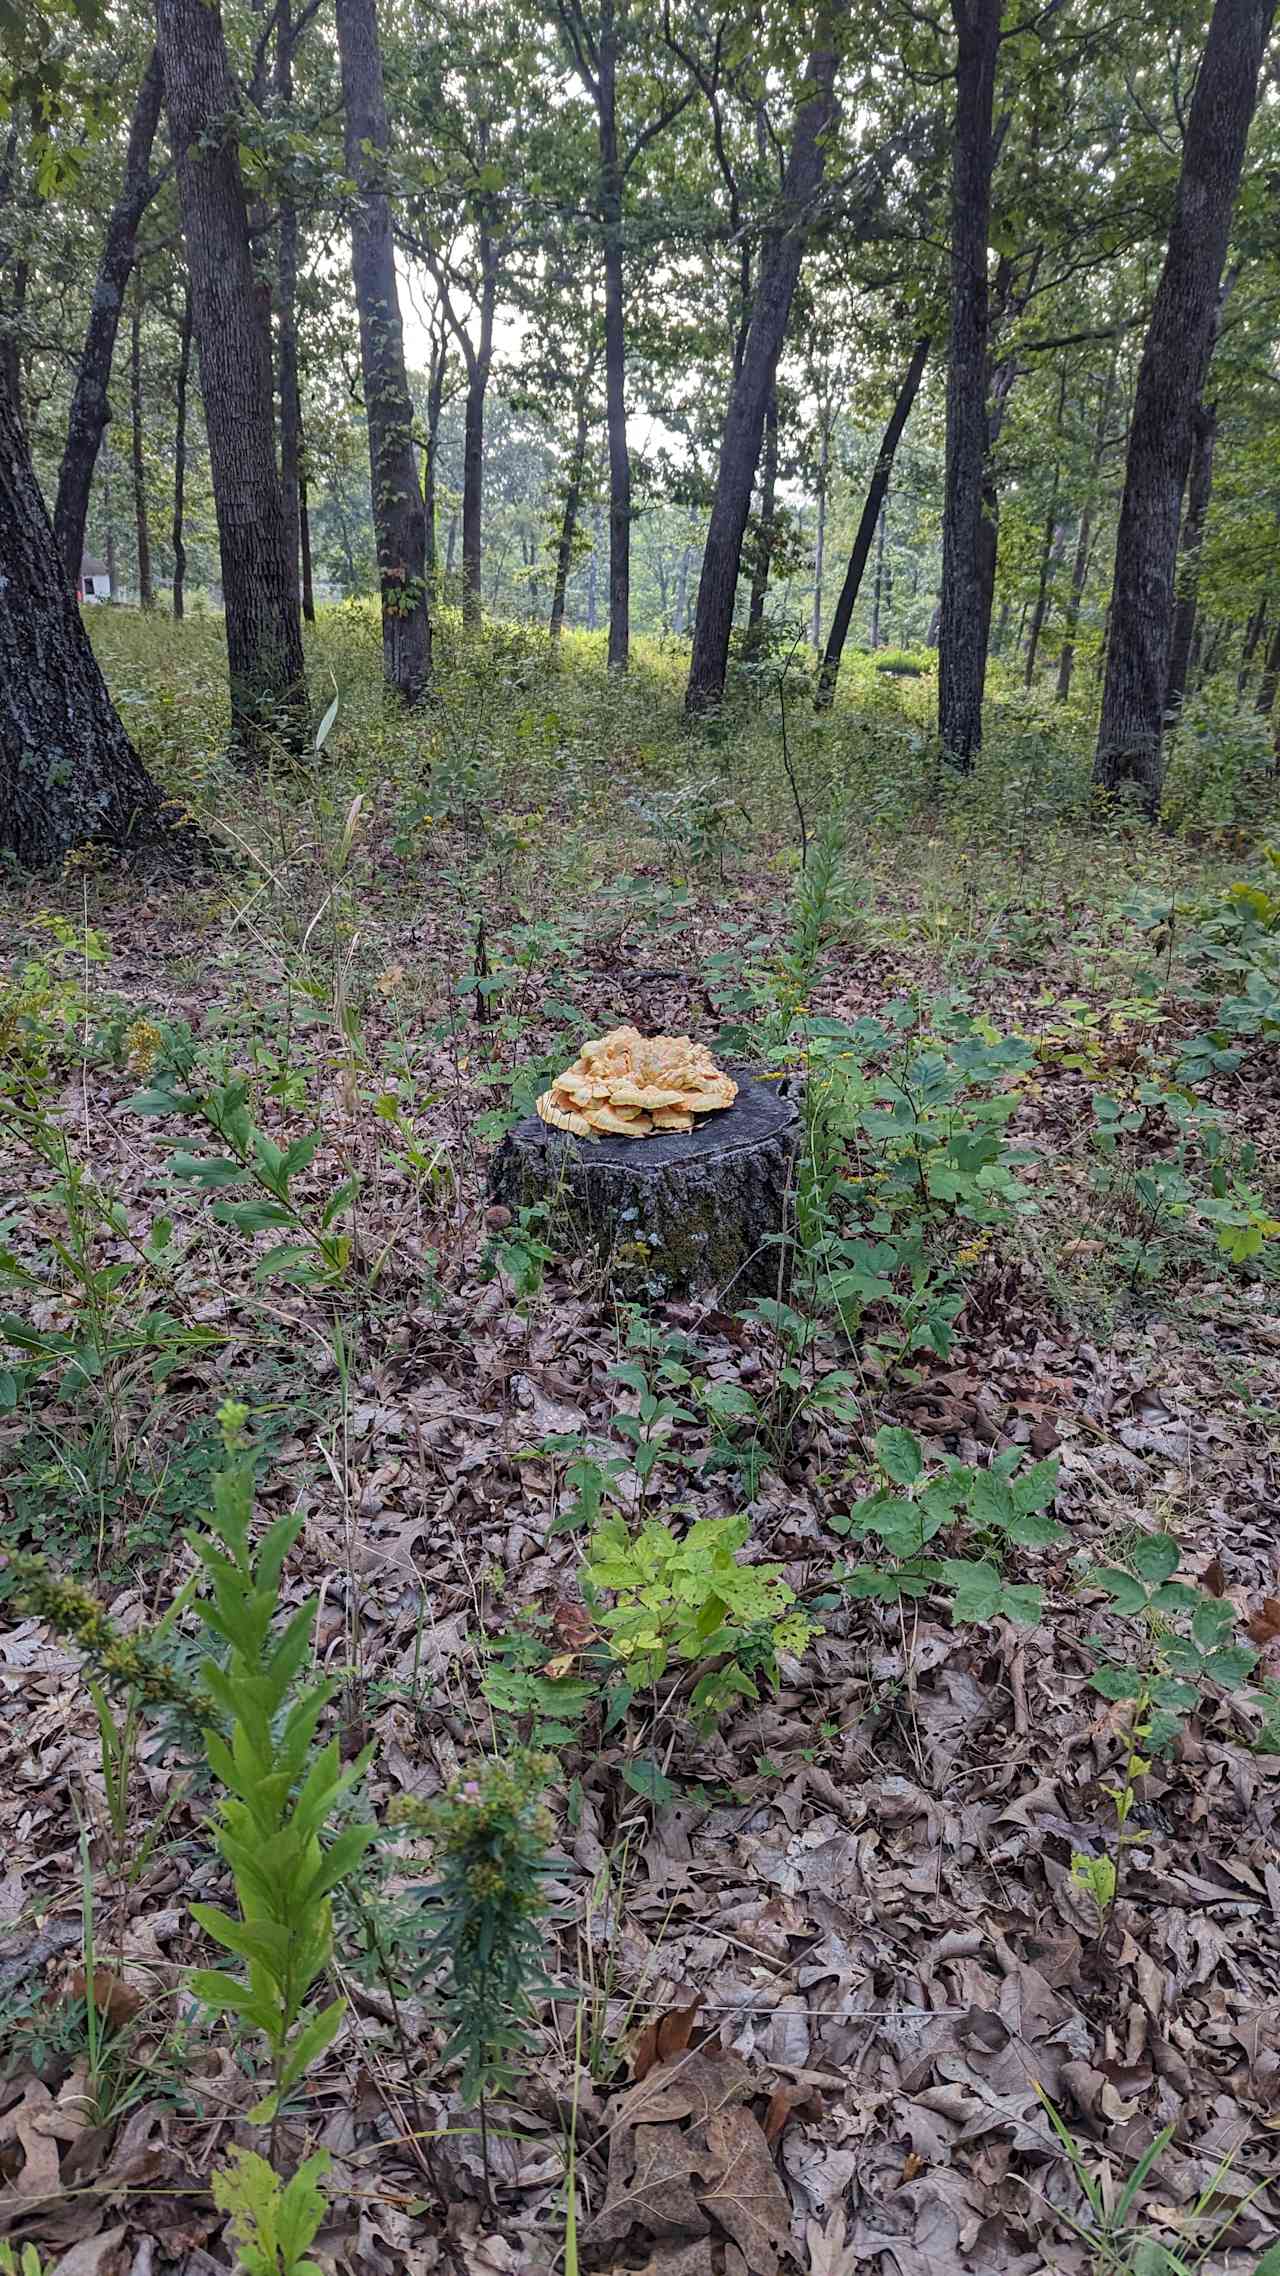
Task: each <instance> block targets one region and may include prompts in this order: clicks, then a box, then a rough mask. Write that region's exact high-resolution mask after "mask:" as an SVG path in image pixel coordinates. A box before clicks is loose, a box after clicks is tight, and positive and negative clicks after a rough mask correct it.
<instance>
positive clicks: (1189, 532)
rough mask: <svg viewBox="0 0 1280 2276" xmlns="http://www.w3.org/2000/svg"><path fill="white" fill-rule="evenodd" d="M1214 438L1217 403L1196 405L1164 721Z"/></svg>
mask: <svg viewBox="0 0 1280 2276" xmlns="http://www.w3.org/2000/svg"><path fill="white" fill-rule="evenodd" d="M1217 436H1218V406H1217V404H1216V403H1200V404H1197V406H1196V411H1195V419H1194V433H1193V438H1192V444H1191V471H1190V474H1189V476H1188V479H1187V510H1186V513H1185V515H1184V516H1183V522H1182V540H1181V543H1180V545H1179V548H1178V552H1179V556H1180V559H1179V563H1178V589H1177V599H1176V600H1175V602H1174V605H1173V629H1172V633H1171V635H1170V640H1169V682H1168V686H1167V687H1166V689H1165V698H1164V714H1165V718H1166V719H1168V720H1173V719H1175V718H1176V717H1177V715H1178V713H1179V712H1180V711H1181V709H1182V702H1183V698H1184V696H1185V695H1186V692H1187V672H1188V668H1189V666H1190V663H1191V653H1192V643H1193V641H1194V639H1195V631H1196V602H1197V600H1198V598H1199V590H1200V551H1201V547H1202V546H1203V544H1204V530H1205V523H1206V522H1207V521H1208V518H1209V500H1210V497H1211V496H1212V493H1213V452H1214V445H1215V443H1216V441H1217Z"/></svg>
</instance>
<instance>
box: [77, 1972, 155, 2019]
mask: <svg viewBox="0 0 1280 2276" xmlns="http://www.w3.org/2000/svg"><path fill="white" fill-rule="evenodd" d="M70 1988H71V1996H72V1998H73V1999H84V1998H86V1997H87V1995H88V1990H89V1978H88V1975H87V1973H86V1971H85V1970H84V1969H83V1968H77V1969H76V1971H75V1973H74V1975H73V1976H72V1978H71V1987H70ZM93 2004H94V2006H95V2007H96V2008H97V2010H98V2013H99V2015H100V2016H101V2017H102V2020H103V2022H104V2023H109V2024H110V2025H111V2028H112V2030H113V2031H119V2030H122V2029H123V2027H124V2025H125V2024H126V2023H132V2021H133V2018H134V2016H135V2015H137V2014H139V2013H140V2011H141V2009H142V2008H144V2007H145V2006H146V2001H145V2000H144V1998H143V1996H142V1993H141V1992H140V1991H135V1990H134V1988H133V1986H132V1985H131V1984H127V1983H125V1981H124V1979H123V1977H121V1976H117V1975H115V1974H113V1973H112V1971H111V1969H110V1968H95V1969H94V1971H93Z"/></svg>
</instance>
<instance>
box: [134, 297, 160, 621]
mask: <svg viewBox="0 0 1280 2276" xmlns="http://www.w3.org/2000/svg"><path fill="white" fill-rule="evenodd" d="M129 463H130V468H131V471H132V475H133V523H134V529H135V531H136V533H137V553H138V601H139V604H140V605H141V607H143V608H144V609H153V608H154V607H155V605H156V589H155V585H154V583H153V582H152V577H151V522H150V517H149V515H148V513H147V459H146V451H145V448H144V438H143V432H142V290H141V286H140V284H139V282H138V280H137V279H136V278H135V280H134V292H133V308H132V310H131V312H130V323H129Z"/></svg>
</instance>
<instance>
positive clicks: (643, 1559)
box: [583, 1516, 815, 1724]
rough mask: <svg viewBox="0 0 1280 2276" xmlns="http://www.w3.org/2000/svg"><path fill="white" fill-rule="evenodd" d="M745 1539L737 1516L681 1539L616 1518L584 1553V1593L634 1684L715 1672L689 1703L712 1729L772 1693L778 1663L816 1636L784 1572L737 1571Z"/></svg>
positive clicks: (662, 1528)
mask: <svg viewBox="0 0 1280 2276" xmlns="http://www.w3.org/2000/svg"><path fill="white" fill-rule="evenodd" d="M747 1531H748V1526H747V1520H746V1518H745V1517H742V1516H738V1517H704V1518H699V1519H698V1520H697V1521H696V1522H695V1523H694V1524H693V1525H691V1526H690V1527H689V1529H688V1531H687V1533H684V1534H683V1535H678V1534H676V1533H675V1532H674V1531H673V1530H672V1528H671V1527H670V1526H669V1525H665V1524H662V1523H660V1522H659V1521H658V1520H656V1519H653V1520H651V1521H650V1522H649V1523H648V1524H647V1525H643V1526H641V1528H640V1530H639V1531H638V1532H637V1533H632V1532H630V1531H629V1529H628V1527H627V1524H626V1522H625V1520H624V1519H623V1518H622V1517H621V1516H613V1517H608V1518H606V1519H604V1521H603V1522H602V1523H601V1524H600V1525H598V1526H597V1528H596V1530H595V1532H594V1533H593V1534H592V1536H591V1539H590V1541H589V1543H588V1545H587V1558H586V1563H585V1566H584V1568H583V1585H584V1591H585V1593H586V1595H587V1599H588V1602H589V1603H590V1604H591V1606H592V1609H593V1611H594V1613H595V1616H596V1619H597V1622H598V1624H599V1626H600V1628H601V1630H602V1631H603V1633H604V1635H605V1637H606V1639H607V1641H608V1645H609V1649H610V1651H611V1653H612V1654H613V1656H614V1658H615V1659H616V1660H618V1661H619V1662H620V1663H621V1665H622V1667H623V1670H624V1672H625V1675H626V1679H627V1682H628V1684H629V1685H630V1686H631V1687H632V1689H638V1688H640V1687H641V1686H642V1685H646V1684H653V1683H657V1682H658V1681H659V1680H660V1678H661V1677H662V1676H663V1675H664V1674H665V1673H666V1671H667V1669H668V1667H669V1666H670V1664H671V1663H672V1662H673V1661H685V1662H688V1663H691V1664H693V1665H701V1664H703V1663H706V1662H714V1663H716V1664H713V1665H710V1666H707V1668H706V1672H705V1674H703V1675H702V1676H701V1677H700V1678H699V1680H698V1682H697V1683H696V1684H695V1686H694V1689H693V1693H692V1696H691V1699H690V1706H691V1708H692V1711H693V1714H694V1716H695V1718H696V1719H697V1720H698V1721H699V1722H703V1723H707V1724H709V1723H711V1722H713V1721H714V1720H715V1718H716V1717H717V1716H719V1715H722V1714H724V1713H725V1712H726V1710H727V1709H728V1708H730V1707H731V1706H733V1705H734V1704H735V1703H736V1702H738V1701H740V1700H743V1699H756V1698H758V1697H759V1689H758V1685H757V1681H756V1678H757V1676H759V1675H761V1674H763V1675H764V1676H765V1677H766V1678H767V1680H768V1681H769V1682H770V1683H772V1684H773V1685H775V1687H776V1684H777V1680H778V1667H777V1662H778V1654H779V1653H780V1652H793V1653H799V1652H802V1651H803V1650H804V1648H805V1646H806V1644H807V1643H808V1642H809V1639H810V1637H811V1636H812V1635H813V1634H814V1633H815V1629H814V1624H813V1622H812V1621H811V1620H810V1619H809V1618H808V1616H807V1614H805V1613H804V1612H802V1611H800V1610H799V1609H798V1608H796V1599H795V1592H794V1590H793V1589H791V1588H790V1587H788V1585H787V1583H786V1581H785V1580H784V1579H783V1577H782V1568H781V1566H779V1565H748V1564H743V1563H742V1562H741V1561H740V1559H739V1556H738V1551H739V1550H740V1549H742V1547H743V1546H744V1544H745V1542H746V1539H747ZM606 1599H611V1600H612V1601H609V1602H606Z"/></svg>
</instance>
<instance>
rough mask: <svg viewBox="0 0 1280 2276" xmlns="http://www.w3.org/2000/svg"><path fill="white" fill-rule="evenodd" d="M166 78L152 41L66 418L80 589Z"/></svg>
mask: <svg viewBox="0 0 1280 2276" xmlns="http://www.w3.org/2000/svg"><path fill="white" fill-rule="evenodd" d="M163 85H164V82H163V79H162V76H161V71H160V54H159V50H158V49H157V48H153V49H152V51H151V56H150V59H149V61H148V63H147V68H146V71H145V72H144V74H143V79H142V85H141V87H140V88H139V90H138V99H137V102H136V103H135V105H134V110H133V118H132V120H131V121H130V126H129V143H128V148H127V151H126V154H125V162H124V180H123V182H122V183H121V185H120V195H119V197H118V198H117V199H116V202H115V204H114V205H113V207H112V209H111V215H110V218H109V220H108V222H107V234H106V237H105V239H104V240H103V246H102V255H101V258H100V260H99V262H98V274H97V278H96V280H95V283H94V287H93V299H92V301H91V303H90V307H89V322H88V325H87V327H86V330H85V337H84V347H83V348H82V350H81V353H80V365H79V369H78V371H77V373H76V384H75V389H74V391H73V394H72V397H71V411H70V414H69V416H68V419H67V439H66V443H65V445H64V446H63V452H62V464H61V467H60V468H59V471H58V494H57V499H56V502H55V504H54V509H53V526H54V529H55V531H56V532H57V538H58V551H59V553H60V554H61V556H62V561H63V566H64V568H65V570H66V573H67V576H68V578H69V579H70V582H71V586H72V589H73V590H74V588H75V583H76V580H77V578H78V577H79V575H80V561H81V557H82V555H83V553H84V529H85V522H86V520H87V519H88V514H89V492H90V489H91V487H92V484H93V470H94V467H95V466H96V464H97V461H98V448H99V445H100V443H101V441H102V436H103V432H104V430H105V428H106V425H107V422H108V420H109V419H110V417H111V406H110V404H109V402H108V401H107V387H108V384H109V382H110V379H111V361H112V357H113V356H114V354H115V345H116V330H117V327H118V325H119V322H120V310H121V308H122V306H123V304H124V291H125V286H126V285H127V283H128V281H129V271H130V270H131V268H132V267H133V256H134V249H135V247H136V245H137V241H138V223H139V222H140V221H141V219H142V216H143V214H144V212H145V211H146V208H147V206H148V204H149V203H150V200H151V198H152V197H153V195H154V194H155V189H156V184H155V182H154V181H153V179H152V176H151V149H152V145H153V143H154V141H155V135H156V124H157V121H158V120H159V117H160V98H161V94H162V92H163Z"/></svg>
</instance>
